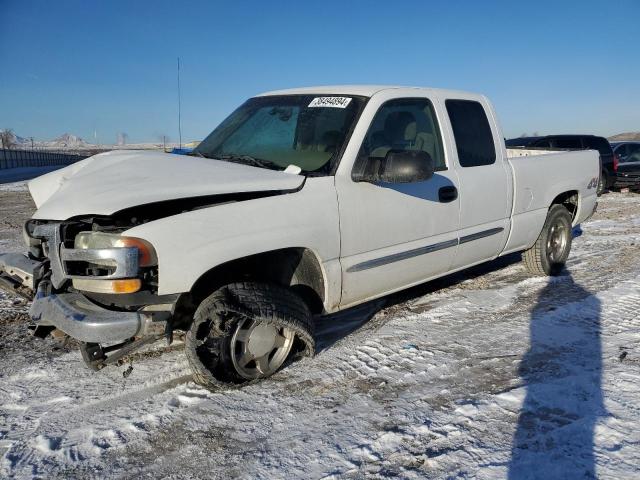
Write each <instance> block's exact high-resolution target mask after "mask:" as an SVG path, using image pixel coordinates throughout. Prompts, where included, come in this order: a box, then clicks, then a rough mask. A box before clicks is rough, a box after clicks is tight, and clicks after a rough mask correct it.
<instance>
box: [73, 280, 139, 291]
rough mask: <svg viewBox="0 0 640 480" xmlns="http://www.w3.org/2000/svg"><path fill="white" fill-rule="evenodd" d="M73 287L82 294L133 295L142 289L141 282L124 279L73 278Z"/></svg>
mask: <svg viewBox="0 0 640 480" xmlns="http://www.w3.org/2000/svg"><path fill="white" fill-rule="evenodd" d="M73 287H74V288H76V289H77V290H80V291H82V292H93V293H135V292H137V291H138V290H140V288H141V287H142V281H140V279H139V278H124V279H119V280H94V279H84V278H74V279H73Z"/></svg>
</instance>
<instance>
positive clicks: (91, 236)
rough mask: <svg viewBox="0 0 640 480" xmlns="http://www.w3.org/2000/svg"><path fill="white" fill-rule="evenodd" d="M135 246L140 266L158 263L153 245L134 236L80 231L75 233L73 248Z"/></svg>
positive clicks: (90, 248)
mask: <svg viewBox="0 0 640 480" xmlns="http://www.w3.org/2000/svg"><path fill="white" fill-rule="evenodd" d="M127 247H128V248H132V247H133V248H136V249H137V250H138V264H139V266H141V267H152V266H154V265H157V264H158V257H157V255H156V251H155V249H154V248H153V246H152V245H151V244H150V243H149V242H147V241H146V240H142V239H141V238H135V237H123V236H122V235H118V234H114V233H104V232H80V233H79V234H78V235H76V238H75V241H74V248H76V249H79V250H99V249H105V248H127Z"/></svg>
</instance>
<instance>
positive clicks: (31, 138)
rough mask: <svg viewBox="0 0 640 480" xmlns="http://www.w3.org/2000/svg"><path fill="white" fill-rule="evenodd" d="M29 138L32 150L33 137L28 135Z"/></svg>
mask: <svg viewBox="0 0 640 480" xmlns="http://www.w3.org/2000/svg"><path fill="white" fill-rule="evenodd" d="M29 140H31V151H33V137H29Z"/></svg>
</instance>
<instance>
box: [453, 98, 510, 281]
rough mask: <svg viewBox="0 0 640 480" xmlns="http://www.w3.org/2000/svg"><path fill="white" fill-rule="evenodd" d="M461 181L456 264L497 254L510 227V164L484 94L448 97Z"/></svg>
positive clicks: (462, 265)
mask: <svg viewBox="0 0 640 480" xmlns="http://www.w3.org/2000/svg"><path fill="white" fill-rule="evenodd" d="M444 105H445V108H446V111H447V116H448V121H449V127H450V129H449V132H450V134H451V135H452V139H451V140H452V141H451V145H452V147H453V150H454V152H453V155H454V156H455V159H456V161H455V170H456V172H457V174H458V181H459V184H460V233H459V242H460V245H459V246H458V252H457V255H456V258H455V261H454V263H453V266H452V268H454V269H459V268H462V267H465V266H468V265H472V264H475V263H480V262H483V261H486V260H489V259H492V258H495V257H497V256H498V254H499V253H500V252H502V250H503V249H504V246H505V244H506V241H507V237H508V234H509V228H510V215H511V207H512V198H513V180H512V176H511V169H510V166H509V164H508V162H507V160H506V152H505V150H504V148H503V142H502V139H501V137H500V133H499V132H500V130H499V128H498V126H497V123H496V120H495V115H494V114H493V112H492V110H491V107H490V105H489V103H488V102H487V101H486V100H485V99H483V98H482V99H480V98H476V97H472V98H469V99H467V98H447V99H445V101H444Z"/></svg>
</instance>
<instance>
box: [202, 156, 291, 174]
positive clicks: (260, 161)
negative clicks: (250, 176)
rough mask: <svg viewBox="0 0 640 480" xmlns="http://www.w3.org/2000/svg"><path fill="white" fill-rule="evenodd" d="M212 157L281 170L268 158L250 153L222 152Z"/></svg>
mask: <svg viewBox="0 0 640 480" xmlns="http://www.w3.org/2000/svg"><path fill="white" fill-rule="evenodd" d="M213 158H217V159H220V160H224V161H227V162H232V163H242V164H244V165H250V166H252V167H260V168H269V169H271V170H282V167H281V166H280V165H278V164H277V163H274V162H270V161H269V160H263V159H261V158H255V157H252V156H250V155H236V154H233V153H224V154H221V155H215V156H214V157H213Z"/></svg>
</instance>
